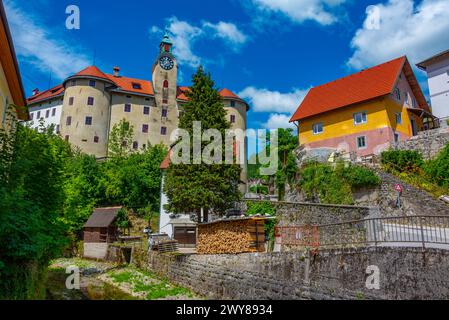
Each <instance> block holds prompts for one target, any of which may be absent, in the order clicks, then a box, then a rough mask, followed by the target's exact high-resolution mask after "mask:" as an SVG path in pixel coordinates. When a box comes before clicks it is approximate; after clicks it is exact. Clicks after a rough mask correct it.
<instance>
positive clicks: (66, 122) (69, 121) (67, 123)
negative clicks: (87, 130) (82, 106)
mask: <svg viewBox="0 0 449 320" xmlns="http://www.w3.org/2000/svg"><path fill="white" fill-rule="evenodd" d="M65 124H66V125H67V126H70V125H72V117H67V120H66V121H65Z"/></svg>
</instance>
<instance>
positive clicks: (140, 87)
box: [133, 82, 142, 90]
mask: <svg viewBox="0 0 449 320" xmlns="http://www.w3.org/2000/svg"><path fill="white" fill-rule="evenodd" d="M133 89H136V90H142V85H141V84H140V83H137V82H133Z"/></svg>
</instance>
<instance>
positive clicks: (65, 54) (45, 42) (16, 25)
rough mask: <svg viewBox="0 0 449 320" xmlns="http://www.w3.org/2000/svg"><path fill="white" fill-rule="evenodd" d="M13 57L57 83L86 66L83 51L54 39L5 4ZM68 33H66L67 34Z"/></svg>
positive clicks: (48, 32) (21, 13)
mask: <svg viewBox="0 0 449 320" xmlns="http://www.w3.org/2000/svg"><path fill="white" fill-rule="evenodd" d="M5 9H6V12H7V16H8V22H9V25H10V28H11V33H12V37H13V39H14V45H15V49H16V53H17V55H18V56H19V57H21V58H23V61H24V62H26V63H29V64H31V65H33V66H35V67H36V68H37V69H38V70H40V71H41V72H45V73H48V72H51V73H52V75H53V77H56V78H58V79H59V80H62V79H65V78H66V77H68V76H69V75H71V74H73V73H75V72H78V71H80V70H82V69H83V68H85V67H86V66H88V65H89V62H88V61H89V60H88V58H87V57H86V56H85V55H84V54H83V53H82V52H83V49H82V48H79V47H76V46H74V45H72V44H69V43H67V42H66V41H64V40H63V39H61V38H58V37H57V36H55V34H54V33H52V31H51V30H49V29H48V28H46V26H44V25H41V24H39V23H37V22H34V20H35V17H33V16H31V15H29V14H27V13H25V12H23V11H22V10H21V9H20V8H19V7H17V6H15V5H14V4H13V3H12V1H6V2H5ZM67 32H68V31H67Z"/></svg>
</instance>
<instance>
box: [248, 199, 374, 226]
mask: <svg viewBox="0 0 449 320" xmlns="http://www.w3.org/2000/svg"><path fill="white" fill-rule="evenodd" d="M251 202H253V201H251ZM272 204H273V205H274V206H275V208H276V216H277V217H278V221H279V224H278V225H279V226H291V225H295V226H298V225H309V224H312V225H313V224H316V225H320V224H330V223H339V222H345V221H352V220H359V219H363V218H365V217H368V216H377V215H378V214H379V209H378V208H377V207H361V206H346V205H327V204H315V203H302V202H272ZM241 209H242V210H244V211H245V210H246V203H243V204H242V207H241Z"/></svg>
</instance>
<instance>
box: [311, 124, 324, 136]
mask: <svg viewBox="0 0 449 320" xmlns="http://www.w3.org/2000/svg"><path fill="white" fill-rule="evenodd" d="M312 130H313V134H320V133H323V131H324V127H323V123H322V122H320V123H315V124H314V125H313V126H312Z"/></svg>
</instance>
